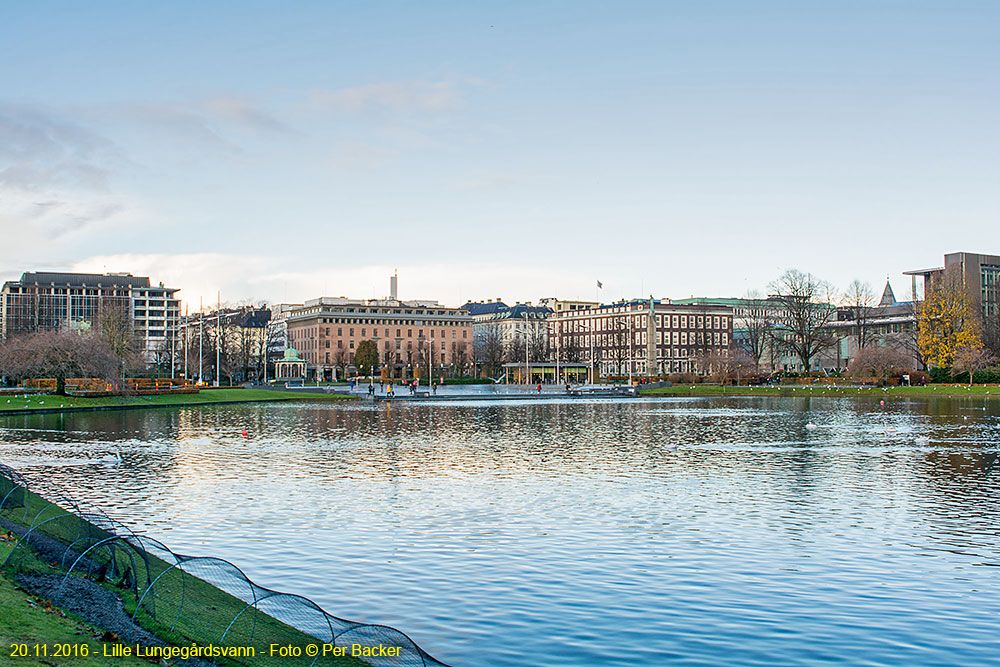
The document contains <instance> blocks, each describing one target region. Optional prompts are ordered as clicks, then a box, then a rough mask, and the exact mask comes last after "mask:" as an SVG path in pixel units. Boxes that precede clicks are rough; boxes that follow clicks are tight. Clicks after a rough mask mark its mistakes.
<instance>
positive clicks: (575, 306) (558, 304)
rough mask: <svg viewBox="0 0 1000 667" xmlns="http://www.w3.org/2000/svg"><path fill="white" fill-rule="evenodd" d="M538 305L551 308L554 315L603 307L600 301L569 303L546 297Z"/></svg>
mask: <svg viewBox="0 0 1000 667" xmlns="http://www.w3.org/2000/svg"><path fill="white" fill-rule="evenodd" d="M538 305H540V306H543V307H545V308H551V309H552V312H554V313H561V312H563V311H564V310H587V309H590V308H596V307H597V306H599V305H601V302H600V301H567V300H565V299H557V298H555V297H551V296H550V297H545V298H544V299H540V300H539V301H538Z"/></svg>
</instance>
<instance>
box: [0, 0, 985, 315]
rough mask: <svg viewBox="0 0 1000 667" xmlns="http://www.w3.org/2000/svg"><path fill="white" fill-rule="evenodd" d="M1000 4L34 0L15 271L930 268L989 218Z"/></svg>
mask: <svg viewBox="0 0 1000 667" xmlns="http://www.w3.org/2000/svg"><path fill="white" fill-rule="evenodd" d="M998 13H1000V8H998V7H997V6H995V5H994V4H992V3H986V2H958V3H950V4H949V6H948V8H947V11H945V10H942V9H941V8H940V7H939V5H938V3H930V2H909V3H905V4H895V3H890V4H882V5H881V6H878V7H872V6H870V3H860V2H857V3H847V4H843V3H842V4H840V5H838V6H836V7H809V8H806V7H798V6H794V5H788V4H787V3H779V2H765V3H757V4H755V5H754V7H753V9H752V10H751V9H748V8H746V7H744V6H741V5H740V4H739V3H731V2H722V3H718V4H716V5H713V6H712V7H705V6H687V7H677V6H668V5H667V4H666V3H630V4H628V5H627V6H621V5H616V6H614V7H607V6H602V5H599V4H596V3H573V4H568V3H513V4H505V5H504V6H503V8H502V10H499V9H496V8H492V7H488V6H475V7H473V6H466V5H464V4H461V3H438V4H433V5H421V6H419V7H418V6H406V5H403V4H398V5H397V4H380V5H365V6H356V5H351V4H347V3H299V4H297V5H295V6H294V11H289V10H288V8H287V6H285V5H281V6H279V5H277V4H274V3H266V2H261V3H247V4H244V5H241V9H240V12H239V13H237V12H235V11H234V10H233V9H232V8H230V7H226V6H224V5H216V6H203V5H195V4H194V3H175V4H171V5H169V6H160V7H147V6H138V5H130V4H128V3H119V2H101V3H94V4H93V5H88V6H87V8H86V9H83V8H79V7H76V6H74V5H73V4H72V3H66V4H60V3H46V4H44V5H37V6H23V5H22V6H13V5H8V6H6V7H4V8H2V9H0V44H2V46H0V49H2V53H3V54H4V55H5V56H6V57H5V61H6V62H8V63H13V62H16V63H18V67H17V68H6V69H0V90H3V91H4V92H3V93H2V94H0V230H2V232H3V235H4V240H5V243H4V244H2V246H3V247H2V248H0V274H2V277H3V278H4V279H14V278H16V277H17V276H18V275H20V273H21V272H22V271H24V270H26V269H34V270H53V271H86V272H96V273H104V272H109V271H128V272H131V273H133V274H135V275H150V276H157V277H158V279H162V280H164V281H165V282H166V283H167V284H170V285H173V286H177V287H180V288H181V293H180V296H181V298H182V299H183V300H184V301H185V302H186V303H188V304H191V305H194V304H197V303H198V301H199V299H200V298H201V299H204V301H205V303H206V304H207V303H212V302H214V301H215V299H216V294H217V292H218V291H220V290H221V292H222V298H223V301H229V302H239V301H243V300H246V299H248V298H255V299H263V300H267V301H271V302H281V301H297V300H302V299H308V298H314V297H318V296H339V295H345V296H350V297H356V298H373V297H381V296H383V295H384V294H385V293H386V291H387V290H386V286H385V283H386V278H385V277H386V276H387V275H389V274H390V273H391V271H392V270H393V269H395V268H399V270H400V275H401V280H402V283H401V290H400V296H401V297H403V298H418V299H419V298H436V299H439V300H440V301H441V302H442V303H448V304H452V305H460V304H461V303H464V302H465V301H467V300H470V299H471V300H477V299H485V298H497V297H501V298H504V299H505V300H507V301H512V302H516V301H533V300H537V299H538V298H541V297H545V296H555V297H559V298H564V299H593V298H594V297H595V289H594V287H595V283H596V281H597V280H601V281H602V282H603V283H604V285H605V288H604V290H602V291H601V292H600V293H598V294H596V296H598V297H599V298H600V299H601V300H603V301H614V300H616V299H619V298H622V297H627V298H631V297H641V296H648V295H649V294H653V295H654V296H656V297H658V298H659V297H674V298H685V297H689V296H741V295H743V294H744V293H745V292H746V291H747V290H749V289H756V290H759V291H765V290H766V286H767V284H768V283H769V282H770V281H771V280H773V279H775V278H777V277H778V276H779V275H780V274H781V273H782V272H783V271H784V270H786V269H789V268H798V269H800V270H803V271H808V272H811V273H813V274H815V275H817V276H819V277H821V278H823V279H825V280H828V281H830V282H832V283H834V284H835V285H836V287H838V288H840V289H843V288H844V287H846V285H847V284H848V283H849V282H850V281H852V280H854V279H860V280H863V281H866V282H869V283H871V284H872V286H873V288H875V289H878V288H880V287H881V286H882V285H883V284H884V283H883V281H884V279H885V277H886V275H888V276H890V278H891V279H892V281H893V287H894V289H895V290H896V292H897V294H900V295H903V294H906V293H907V291H908V290H906V289H905V285H904V284H903V283H900V282H899V280H900V277H901V274H902V272H903V271H906V270H909V269H912V268H913V267H914V266H923V265H924V264H927V265H931V264H933V263H935V260H937V259H938V258H940V256H941V252H942V250H944V251H945V252H952V251H976V250H977V249H979V248H983V246H988V245H989V244H988V243H984V242H983V239H984V238H986V237H987V235H988V234H989V231H990V230H992V227H993V225H994V224H995V219H996V218H997V213H998V212H1000V205H998V204H1000V202H998V198H997V196H996V192H995V188H993V187H992V183H993V182H995V181H996V175H997V174H996V161H995V158H994V156H995V155H996V154H997V152H998V151H997V149H998V148H1000V145H998V143H1000V142H998V138H997V135H996V132H995V131H994V125H993V118H992V116H993V111H992V110H993V109H995V108H996V107H997V102H998V100H997V96H998V95H997V92H996V91H997V90H1000V86H998V85H997V84H998V83H1000V81H998V76H1000V75H998V71H1000V68H997V67H996V65H997V64H998V62H997V61H998V48H997V46H996V43H995V40H994V39H993V36H992V34H991V33H992V31H991V27H992V26H993V25H995V24H996V19H997V18H998ZM192 18H194V19H196V20H192ZM984 250H985V251H987V252H988V251H990V250H991V248H989V247H986V248H984ZM320 288H322V289H320Z"/></svg>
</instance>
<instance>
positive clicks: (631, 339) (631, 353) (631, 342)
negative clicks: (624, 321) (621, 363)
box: [625, 302, 635, 387]
mask: <svg viewBox="0 0 1000 667" xmlns="http://www.w3.org/2000/svg"><path fill="white" fill-rule="evenodd" d="M625 312H627V313H628V386H630V387H631V386H632V357H633V356H634V351H635V350H634V349H633V346H634V345H635V334H633V333H632V303H631V302H629V304H628V309H627V310H626V311H625Z"/></svg>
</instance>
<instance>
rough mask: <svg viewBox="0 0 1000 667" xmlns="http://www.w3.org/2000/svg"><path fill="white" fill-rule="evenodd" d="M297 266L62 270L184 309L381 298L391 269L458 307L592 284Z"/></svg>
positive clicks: (473, 268) (437, 268)
mask: <svg viewBox="0 0 1000 667" xmlns="http://www.w3.org/2000/svg"><path fill="white" fill-rule="evenodd" d="M299 264H300V260H296V259H294V258H293V259H288V258H286V259H284V260H278V259H275V258H270V257H261V256H245V255H229V254H223V253H190V254H176V255H173V254H122V255H104V256H94V257H89V258H87V259H85V260H81V261H78V262H75V263H73V264H72V265H71V266H70V267H69V268H70V270H73V271H86V272H95V273H105V272H111V271H115V272H120V271H127V272H129V273H132V274H133V275H143V276H149V277H150V279H151V280H153V281H154V282H160V281H162V282H163V283H164V284H165V285H167V286H168V287H178V288H180V289H181V292H180V294H179V295H178V296H179V297H180V298H181V299H182V300H183V301H184V302H185V304H187V307H188V308H189V309H190V310H191V311H197V309H198V305H199V300H201V301H202V302H203V303H204V305H205V307H206V308H208V307H210V306H214V304H215V303H216V300H217V299H218V294H219V292H221V298H222V302H223V303H240V302H246V301H251V300H252V301H254V302H260V301H268V302H271V303H277V302H291V303H296V302H302V301H305V300H308V299H314V298H317V297H320V296H346V297H350V298H358V299H371V298H381V297H384V296H386V295H387V294H388V292H389V276H390V275H392V272H393V271H394V270H397V269H398V271H399V296H400V298H402V299H404V300H406V299H436V300H437V301H439V302H441V303H443V304H445V305H448V306H460V305H462V304H463V303H465V302H466V301H468V300H470V299H471V300H481V299H489V298H498V297H499V298H503V299H504V300H505V301H507V302H508V303H514V302H517V301H529V300H531V301H537V300H538V299H539V298H542V297H546V296H559V297H563V298H589V296H590V295H592V292H593V284H594V281H593V279H592V277H591V276H590V275H589V272H588V275H584V274H582V273H579V272H567V271H564V270H558V269H553V268H548V267H546V266H543V265H538V266H513V265H501V264H493V263H483V262H478V261H474V260H462V261H455V262H448V263H447V264H437V263H434V264H410V265H403V266H399V267H391V266H388V265H376V264H367V265H359V266H354V267H350V266H342V265H338V266H336V267H334V266H330V265H323V264H317V265H315V266H313V267H308V268H300V267H299ZM291 267H295V268H291ZM498 286H502V288H499V287H498Z"/></svg>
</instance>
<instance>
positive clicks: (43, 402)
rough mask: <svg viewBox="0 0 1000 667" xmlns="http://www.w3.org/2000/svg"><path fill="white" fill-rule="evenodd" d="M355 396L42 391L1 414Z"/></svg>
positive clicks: (1, 406) (10, 402)
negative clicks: (66, 393) (62, 393)
mask: <svg viewBox="0 0 1000 667" xmlns="http://www.w3.org/2000/svg"><path fill="white" fill-rule="evenodd" d="M344 400H355V397H352V396H344V395H343V394H333V393H331V394H319V393H307V392H301V393H300V392H294V393H293V392H289V391H272V390H269V389H209V390H204V391H201V392H199V393H197V394H172V395H171V394H163V395H158V396H101V397H97V398H84V397H80V396H57V395H55V394H45V395H38V396H29V397H27V398H23V397H15V396H7V397H2V398H0V416H2V415H3V414H5V413H7V414H24V413H26V412H28V411H33V412H34V411H38V412H63V411H66V412H73V411H83V410H108V409H111V410H121V409H132V408H156V407H186V406H197V405H215V404H224V403H263V402H269V401H321V402H328V401H344Z"/></svg>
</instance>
